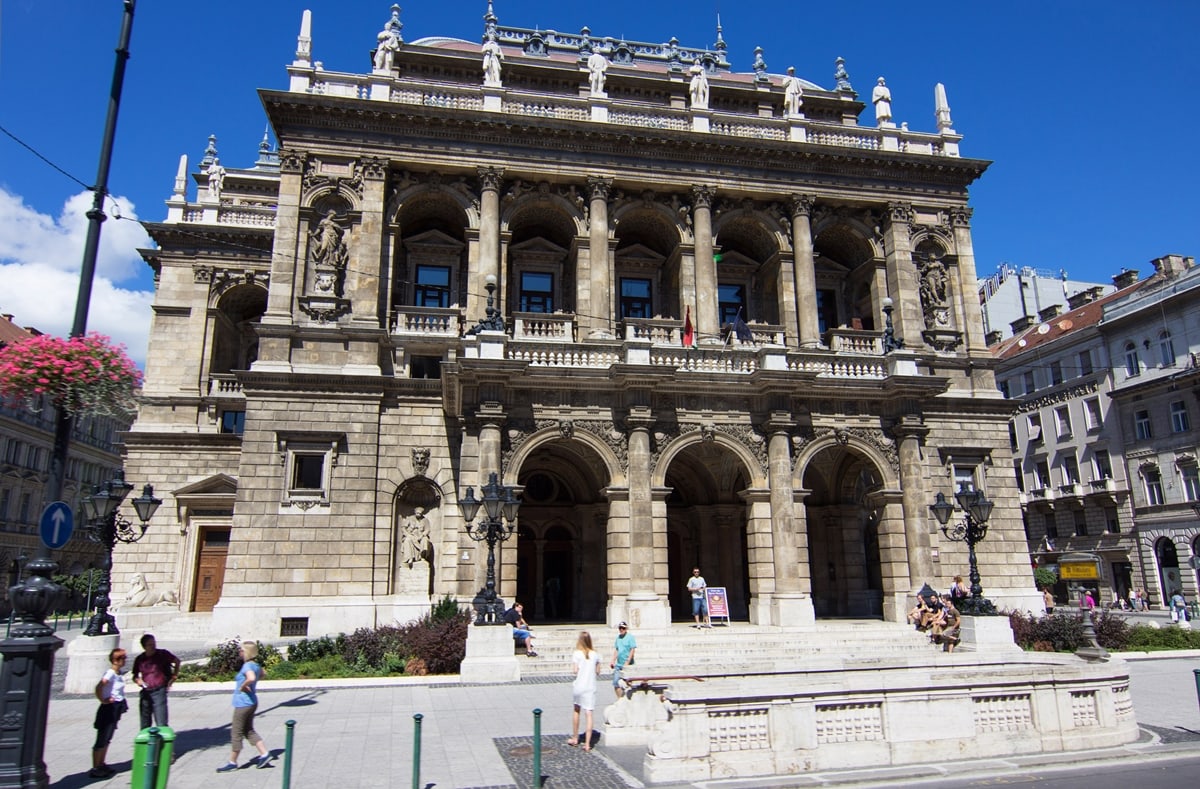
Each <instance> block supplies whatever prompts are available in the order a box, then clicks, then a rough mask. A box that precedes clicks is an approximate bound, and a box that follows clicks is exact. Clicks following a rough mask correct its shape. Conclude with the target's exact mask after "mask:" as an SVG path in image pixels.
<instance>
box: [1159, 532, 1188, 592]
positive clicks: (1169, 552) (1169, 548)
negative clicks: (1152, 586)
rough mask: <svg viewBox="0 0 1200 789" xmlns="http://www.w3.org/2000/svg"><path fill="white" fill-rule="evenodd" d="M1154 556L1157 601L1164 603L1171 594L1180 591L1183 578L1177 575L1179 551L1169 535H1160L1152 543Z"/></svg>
mask: <svg viewBox="0 0 1200 789" xmlns="http://www.w3.org/2000/svg"><path fill="white" fill-rule="evenodd" d="M1154 558H1155V559H1157V560H1158V585H1159V586H1158V593H1159V602H1160V603H1161V604H1162V605H1166V604H1167V601H1168V600H1170V599H1171V595H1173V594H1175V592H1176V591H1182V589H1183V580H1182V579H1181V578H1180V577H1179V553H1178V552H1177V551H1176V550H1175V543H1174V542H1172V541H1171V539H1170V538H1169V537H1161V538H1159V540H1158V542H1156V543H1155V544H1154Z"/></svg>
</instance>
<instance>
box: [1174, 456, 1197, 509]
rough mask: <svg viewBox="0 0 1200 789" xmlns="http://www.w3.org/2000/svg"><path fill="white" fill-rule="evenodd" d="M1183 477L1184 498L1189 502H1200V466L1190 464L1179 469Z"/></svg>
mask: <svg viewBox="0 0 1200 789" xmlns="http://www.w3.org/2000/svg"><path fill="white" fill-rule="evenodd" d="M1179 473H1180V474H1182V475H1183V496H1184V498H1185V499H1187V500H1188V501H1200V466H1197V465H1196V464H1195V463H1189V464H1187V465H1185V466H1183V467H1182V468H1180V469H1179Z"/></svg>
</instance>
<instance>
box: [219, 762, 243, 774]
mask: <svg viewBox="0 0 1200 789" xmlns="http://www.w3.org/2000/svg"><path fill="white" fill-rule="evenodd" d="M237 768H238V766H237V763H236V762H225V764H223V765H221V766H220V767H218V768H217V772H219V773H231V772H233V771H234V770H236V769H237Z"/></svg>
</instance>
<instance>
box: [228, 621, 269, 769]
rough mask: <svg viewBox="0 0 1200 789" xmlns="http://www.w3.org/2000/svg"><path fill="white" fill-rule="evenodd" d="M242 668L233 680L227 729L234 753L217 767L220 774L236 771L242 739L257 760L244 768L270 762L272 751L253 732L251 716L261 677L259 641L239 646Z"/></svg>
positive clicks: (255, 710)
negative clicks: (253, 752) (230, 716)
mask: <svg viewBox="0 0 1200 789" xmlns="http://www.w3.org/2000/svg"><path fill="white" fill-rule="evenodd" d="M240 651H241V655H242V661H243V662H242V668H241V670H240V671H238V674H237V678H236V679H235V680H234V690H233V725H232V726H230V740H231V742H232V744H233V752H232V754H231V755H230V757H229V761H228V762H226V763H225V764H223V765H221V766H220V767H218V768H217V772H219V773H228V772H232V771H233V770H236V769H238V754H240V753H241V752H242V740H243V739H244V740H246V741H248V742H249V743H250V744H251V745H253V746H254V747H255V748H257V749H258V757H257V758H256V759H253V760H251V761H250V762H248V763H247V766H249V765H250V764H254V763H256V762H257V764H258V766H259V767H260V768H262V767H266V766H267V765H268V764H269V763H270V761H271V752H270V751H269V750H267V745H266V743H264V742H263V738H262V737H260V736H259V734H258V732H256V731H255V730H254V713H256V712H258V680H259V679H261V678H262V675H263V670H262V666H260V665H259V664H258V662H257V661H258V642H256V641H245V642H243V643H242V646H241V650H240Z"/></svg>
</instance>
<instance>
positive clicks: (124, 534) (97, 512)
mask: <svg viewBox="0 0 1200 789" xmlns="http://www.w3.org/2000/svg"><path fill="white" fill-rule="evenodd" d="M132 490H133V485H131V484H129V483H128V482H126V481H125V470H124V469H117V471H116V473H114V474H113V478H112V479H110V480H109V481H108V482H105V483H104V484H103V485H99V486H97V488H96V491H95V493H93V494H92V495H91V496H88V497H87V498H85V499H84V500H83V510H84V514H85V515H86V516H87V520H88V526H87V529H88V537H89V538H90V539H91V540H92V541H94V542H98V543H100V544H101V545H102V546H104V564H103V566H102V567H101V568H100V583H99V584H98V585H97V587H96V613H95V614H93V615H92V618H91V620H89V621H88V625H87V628H86V629H85V630H84V631H83V634H84V635H85V636H102V635H106V634H112V633H120V632H121V631H120V630H117V620H116V619H115V618H114V617H113V615H112V614H111V613H109V611H108V607H109V605H111V604H112V599H111V598H110V597H109V595H110V594H111V593H112V558H113V548H115V547H116V544H117V543H118V542H123V543H126V544H128V543H134V542H137V541H138V540H140V539H142V537H144V536H145V534H146V527H147V526H148V525H149V523H148V521H149V520H150V519H151V518H153V517H154V513H155V512H156V511H157V510H158V507H159V505H161V504H162V499H156V498H154V486H153V485H146V486H144V487H143V488H142V495H140V496H138V497H137V498H136V499H134V500H133V502H132V503H133V509H134V510H135V511H136V512H137V516H138V520H140V521H141V528H140V529H134V528H133V523H132V522H130V521H129V520H127V519H125V518H124V517H122V516H121V515H120V514H119V513H118V512H117V510H118V509H119V508H120V506H121V502H122V501H124V500H125V497H126V496H128V495H129V493H130V491H132Z"/></svg>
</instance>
